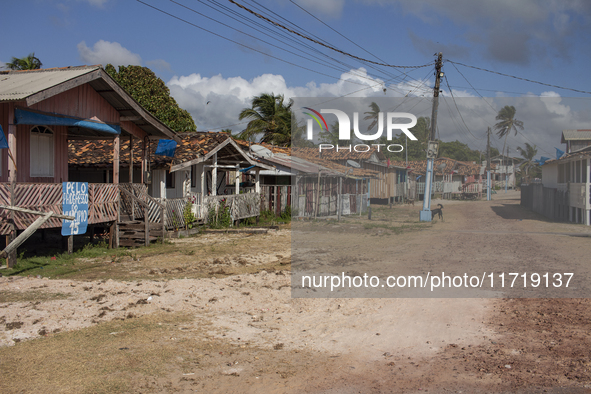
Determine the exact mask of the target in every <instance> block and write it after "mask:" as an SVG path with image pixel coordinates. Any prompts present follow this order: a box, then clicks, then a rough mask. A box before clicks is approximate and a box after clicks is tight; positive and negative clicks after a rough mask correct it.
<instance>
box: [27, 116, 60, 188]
mask: <svg viewBox="0 0 591 394" xmlns="http://www.w3.org/2000/svg"><path fill="white" fill-rule="evenodd" d="M30 146H31V176H32V177H53V151H54V149H53V131H51V130H50V129H48V128H47V127H45V126H35V127H33V128H32V129H31V141H30Z"/></svg>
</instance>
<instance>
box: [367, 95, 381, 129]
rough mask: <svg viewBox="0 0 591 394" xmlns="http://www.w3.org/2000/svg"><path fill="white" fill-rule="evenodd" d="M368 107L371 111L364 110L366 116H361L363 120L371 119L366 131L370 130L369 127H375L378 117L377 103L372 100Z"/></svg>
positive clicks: (378, 108)
mask: <svg viewBox="0 0 591 394" xmlns="http://www.w3.org/2000/svg"><path fill="white" fill-rule="evenodd" d="M369 109H370V110H371V111H368V112H364V113H365V115H366V117H365V118H363V120H371V123H370V124H369V126H368V127H367V131H370V130H371V129H373V128H374V127H376V126H377V124H378V121H379V119H380V106H379V105H377V104H376V103H375V102H373V101H372V102H371V104H370V105H369Z"/></svg>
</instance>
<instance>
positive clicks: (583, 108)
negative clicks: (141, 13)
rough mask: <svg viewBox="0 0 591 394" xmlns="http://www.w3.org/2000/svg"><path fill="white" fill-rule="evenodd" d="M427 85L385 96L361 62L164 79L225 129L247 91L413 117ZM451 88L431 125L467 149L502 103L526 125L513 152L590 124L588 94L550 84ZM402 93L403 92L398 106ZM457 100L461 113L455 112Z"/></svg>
mask: <svg viewBox="0 0 591 394" xmlns="http://www.w3.org/2000/svg"><path fill="white" fill-rule="evenodd" d="M360 84H361V85H360ZM431 84H432V81H431V82H426V84H425V85H423V84H421V83H420V82H419V81H414V80H409V81H406V82H404V83H398V84H392V85H387V86H386V88H387V91H386V94H385V95H384V92H383V87H384V86H385V85H384V83H383V81H381V80H379V79H373V78H371V77H369V76H368V75H367V73H366V71H365V69H363V68H360V69H356V70H351V71H349V72H348V73H344V74H342V75H341V79H340V80H338V81H336V82H334V83H323V84H317V83H315V82H309V83H307V84H306V85H304V86H288V85H287V83H286V81H285V79H284V78H283V76H281V75H273V74H263V75H260V76H258V77H256V78H253V79H251V80H246V79H244V78H241V77H230V78H224V77H223V76H222V75H216V76H213V77H203V76H201V75H200V74H191V75H188V76H175V77H173V78H172V79H171V80H170V81H169V82H168V84H167V85H168V87H169V88H170V91H171V94H172V96H173V97H174V98H175V99H176V100H177V102H178V103H179V105H180V106H181V108H184V109H186V110H188V111H189V112H190V113H191V115H192V116H193V118H194V119H195V122H196V124H197V128H198V130H211V131H216V130H219V129H221V128H230V129H232V130H233V132H235V133H236V132H239V131H241V130H243V129H244V128H245V127H246V122H242V123H241V122H240V121H239V120H238V115H239V113H240V111H242V109H244V108H247V107H250V105H251V102H250V100H251V98H252V97H254V96H256V95H260V94H261V93H274V94H283V95H284V96H285V97H286V99H289V98H306V97H308V98H314V97H316V98H320V100H319V101H320V102H321V103H326V102H329V101H330V99H328V100H324V99H323V98H336V97H341V96H346V97H356V98H366V100H364V102H368V103H369V102H371V101H376V102H378V103H379V105H380V106H381V107H382V110H383V111H390V110H391V109H392V108H394V107H396V108H397V109H396V110H397V111H401V112H411V113H413V114H415V115H416V116H431V94H432V89H431V88H430V86H431ZM364 88H365V89H364ZM352 92H354V93H353V94H350V93H352ZM453 94H454V97H455V102H454V100H452V99H451V97H450V95H449V92H448V91H446V90H444V91H443V94H442V98H441V101H440V104H439V118H438V127H437V128H438V130H439V133H440V137H441V139H442V140H444V141H454V140H459V141H461V142H464V143H466V144H468V145H469V146H470V147H471V148H472V149H479V150H484V149H485V147H486V129H487V127H493V126H494V124H495V123H496V120H495V116H496V115H497V112H498V110H499V109H500V108H502V107H503V106H505V105H514V106H515V107H516V108H517V115H516V118H517V119H519V120H522V121H523V122H524V124H525V130H523V131H520V132H519V134H518V135H517V136H515V135H514V133H511V135H509V137H508V138H507V145H508V146H509V147H510V149H511V152H512V154H515V152H516V148H517V146H522V147H523V146H524V144H525V142H528V143H530V144H532V145H534V144H535V145H537V147H538V149H539V153H538V156H540V155H544V156H549V155H551V154H553V151H554V147H561V144H560V133H561V131H562V130H563V129H577V128H579V129H581V128H589V124H591V111H590V110H589V107H591V99H589V100H581V99H578V100H577V99H568V98H563V97H560V96H559V95H558V94H556V93H555V92H553V91H547V92H544V93H542V94H541V95H537V96H536V95H531V97H487V98H485V99H483V98H480V97H474V96H473V95H472V93H471V92H469V91H463V90H454V91H453ZM402 97H408V98H407V99H404V102H405V104H404V105H403V106H401V107H400V108H398V107H397V104H398V103H400V102H401V101H402V99H401V98H402ZM485 100H486V101H485ZM312 101H313V100H312ZM208 102H209V104H208ZM357 103H358V101H357ZM389 105H391V106H392V108H389V107H388V106H389ZM456 105H457V108H458V109H459V111H460V112H461V114H462V117H461V118H460V116H459V115H458V109H457V108H456ZM464 124H466V125H467V127H468V128H469V130H470V131H469V132H468V131H467V130H466V126H465V125H464ZM491 142H492V144H493V146H495V147H497V148H498V149H502V147H503V140H499V139H498V138H497V137H496V135H494V136H493V137H492V138H491Z"/></svg>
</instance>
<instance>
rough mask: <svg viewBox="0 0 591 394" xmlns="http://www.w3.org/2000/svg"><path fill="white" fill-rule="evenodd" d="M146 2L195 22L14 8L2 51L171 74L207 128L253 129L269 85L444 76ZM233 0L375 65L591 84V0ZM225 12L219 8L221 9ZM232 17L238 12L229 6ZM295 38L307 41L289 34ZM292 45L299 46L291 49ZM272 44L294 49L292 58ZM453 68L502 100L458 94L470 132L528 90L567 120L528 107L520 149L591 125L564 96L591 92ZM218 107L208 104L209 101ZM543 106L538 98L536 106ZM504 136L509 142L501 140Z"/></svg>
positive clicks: (45, 4)
mask: <svg viewBox="0 0 591 394" xmlns="http://www.w3.org/2000/svg"><path fill="white" fill-rule="evenodd" d="M143 1H144V2H145V3H147V4H148V5H152V6H154V7H157V8H159V9H161V10H162V11H164V12H167V13H169V14H172V15H174V16H176V17H177V18H181V19H184V20H186V21H187V22H189V23H191V24H193V25H191V24H188V23H185V22H183V21H181V20H179V19H176V18H174V17H171V16H169V15H166V14H164V13H162V12H160V11H158V10H156V9H154V8H151V7H149V6H148V5H146V4H142V3H140V2H138V1H132V0H61V1H53V0H30V1H29V0H21V1H11V2H5V3H4V4H3V9H2V13H1V14H0V26H1V27H0V28H1V29H2V37H3V38H4V39H3V40H2V44H1V45H0V62H8V61H10V59H11V57H12V56H17V57H22V56H26V55H27V54H28V53H30V52H35V54H36V56H37V57H38V58H39V59H41V61H42V62H43V67H48V68H49V67H64V66H73V65H81V64H103V65H105V64H107V63H113V64H115V65H119V64H121V65H127V64H140V65H143V66H148V67H150V68H152V69H153V70H154V71H155V72H156V73H157V74H158V76H160V77H161V78H162V79H163V80H164V81H165V82H167V84H168V86H169V87H170V89H171V92H172V94H173V96H174V97H175V98H176V99H177V101H178V102H179V104H180V105H181V107H183V108H185V109H187V110H189V111H190V112H191V114H192V115H193V117H194V119H195V121H196V123H197V127H198V129H199V130H215V129H217V128H222V127H227V126H231V127H230V128H232V129H233V130H234V131H239V130H241V129H242V128H243V127H244V125H243V124H237V123H239V122H238V120H237V117H238V113H239V112H240V110H241V109H242V108H244V107H246V106H249V99H250V98H251V97H252V96H254V95H257V94H260V93H263V92H273V93H276V94H284V95H285V96H286V97H333V96H343V95H350V96H352V97H374V96H375V97H381V98H383V97H403V96H408V97H409V99H414V100H428V97H429V96H430V95H431V93H430V89H432V85H433V80H434V78H433V68H432V66H429V67H423V68H418V69H399V68H398V69H397V68H391V67H381V66H380V67H373V66H371V65H370V64H368V63H365V62H359V61H357V60H354V59H351V58H349V57H347V56H345V55H343V54H340V53H336V52H333V51H331V50H329V49H326V48H323V47H320V46H319V45H317V44H314V43H312V42H308V41H305V40H302V39H301V38H298V37H297V36H295V35H293V34H292V33H289V32H287V31H284V30H281V29H277V28H276V27H274V26H271V25H269V24H268V23H267V22H265V21H264V20H261V19H258V18H256V17H254V16H253V15H251V14H248V13H247V12H245V11H244V10H242V9H240V8H239V7H237V6H236V5H235V4H233V3H231V2H230V1H228V0H217V1H211V0H203V1H194V0H191V1H189V0H177V1H175V2H171V1H162V0H159V1H156V0H143ZM236 2H237V3H240V4H243V5H244V6H246V7H248V8H251V9H252V10H255V11H257V12H259V13H261V14H264V15H267V16H268V17H269V18H271V19H273V20H275V21H276V22H280V23H282V24H284V25H289V26H292V27H293V28H294V29H301V31H302V32H303V34H306V35H309V36H314V37H316V38H317V39H319V40H323V41H326V42H328V43H330V45H332V46H334V47H337V48H338V49H340V50H342V51H344V52H348V53H351V54H353V55H356V56H359V57H362V58H365V59H370V60H374V61H378V62H383V63H387V64H391V65H411V66H412V65H423V64H428V63H432V62H433V61H434V59H435V57H434V56H433V55H434V53H436V52H438V51H441V52H443V56H444V59H445V60H452V61H456V62H461V63H464V64H468V65H472V66H476V67H481V68H486V69H489V70H494V71H497V72H500V73H504V74H510V75H515V76H519V77H523V78H528V79H532V80H536V81H541V82H544V83H548V84H552V85H558V86H564V87H570V88H575V89H579V90H583V91H591V84H590V83H589V82H588V81H589V79H588V77H587V73H588V68H589V63H590V62H589V60H590V56H589V54H590V53H591V44H590V41H589V40H587V39H586V38H588V37H589V36H590V33H591V28H590V26H591V2H587V1H582V0H579V1H576V0H572V1H555V0H547V1H538V0H522V1H511V0H494V1H493V0H490V1H473V0H423V1H413V0H357V1H350V0H322V1H320V0H293V1H291V0H257V1H254V0H236ZM294 3H297V5H296V4H294ZM182 5H184V6H186V7H189V8H190V9H189V8H185V7H183V6H182ZM298 5H299V7H298ZM219 7H224V8H223V9H222V8H219ZM191 9H192V10H191ZM216 9H221V10H222V13H219V12H217V11H216ZM304 10H305V11H304ZM194 11H196V12H199V13H201V14H203V15H206V16H208V17H210V18H213V19H215V20H218V21H220V22H223V23H224V24H226V25H227V26H223V25H221V24H218V23H216V22H214V21H213V20H211V19H208V18H207V17H205V16H203V15H199V14H197V13H196V12H194ZM306 11H307V12H306ZM234 12H235V13H236V14H231V13H234ZM229 15H234V16H235V17H236V18H237V19H238V21H237V20H234V19H230V17H229ZM245 18H248V19H249V20H253V21H256V23H258V24H259V27H258V29H261V30H262V29H271V32H270V33H269V34H270V35H271V37H268V36H264V35H263V34H261V33H260V32H257V31H254V30H252V29H251V28H250V27H247V26H245V25H244V24H241V23H239V21H246V19H245ZM320 21H322V22H324V23H325V24H327V25H329V26H330V28H329V27H328V26H326V25H325V24H323V23H322V22H320ZM196 26H198V27H196ZM249 26H250V25H249ZM232 28H234V29H237V30H239V31H237V30H232ZM331 28H332V29H334V30H336V31H338V32H339V33H340V34H342V35H344V36H346V37H347V38H343V37H342V36H341V35H340V34H338V33H336V32H335V31H333V30H332V29H331ZM202 29H207V30H209V31H211V32H213V33H215V34H217V35H219V36H223V37H226V38H227V39H229V40H232V41H233V42H230V41H228V40H226V39H224V38H221V37H219V36H216V35H213V34H211V33H208V32H206V31H204V30H202ZM242 32H246V33H248V34H250V35H251V36H246V35H244V34H243V33H242ZM252 36H254V37H258V38H261V39H263V40H265V41H266V42H263V41H260V40H257V39H256V38H253V37H252ZM272 37H274V38H278V39H279V41H277V40H275V39H274V38H272ZM296 38H297V39H298V40H299V41H301V42H304V44H305V46H302V45H300V44H296V43H293V41H290V40H292V39H296ZM287 43H289V44H290V45H292V44H293V45H295V46H296V48H289V47H287ZM239 44H243V45H245V46H248V47H250V49H249V48H246V47H245V46H242V45H239ZM271 44H272V45H276V46H277V47H280V48H287V49H289V50H290V51H292V52H295V54H292V53H287V52H284V51H282V50H281V49H279V48H277V47H273V46H272V45H271ZM253 49H254V50H253ZM255 50H256V51H255ZM316 51H319V52H320V54H319V53H318V52H316ZM326 55H328V56H326ZM312 56H316V57H318V58H320V59H321V60H319V61H321V62H322V63H323V64H318V63H316V62H314V61H313V60H310V59H311V58H312ZM278 59H282V60H284V61H280V60H278ZM0 66H2V63H0ZM456 67H457V70H456ZM456 67H454V65H453V64H452V63H450V62H445V63H444V68H443V70H444V72H445V74H446V77H447V81H445V80H444V81H443V84H442V90H443V95H444V96H447V97H450V89H449V87H448V85H447V83H448V82H449V86H451V89H452V90H451V92H452V93H453V94H454V96H455V97H479V94H480V95H482V96H485V97H491V99H490V100H489V102H490V104H491V109H490V111H489V112H488V114H482V113H480V112H479V114H478V115H471V112H470V111H471V109H470V108H471V105H470V103H469V101H470V100H466V99H463V100H459V105H458V108H459V110H460V112H462V116H463V117H464V118H466V119H468V118H470V117H471V116H472V117H473V118H475V119H472V121H467V122H466V123H467V124H468V125H469V126H468V127H469V128H470V129H471V131H470V132H471V133H473V134H477V135H478V137H480V136H481V135H484V131H485V128H486V126H487V125H491V124H494V115H495V113H494V108H500V106H501V102H500V101H499V99H497V97H505V96H509V97H514V98H515V100H519V99H522V98H523V97H526V96H527V97H528V100H530V102H531V101H532V100H535V99H536V97H540V96H546V97H552V102H553V103H555V104H554V105H555V107H551V106H550V107H549V106H548V105H545V106H539V107H540V108H542V107H543V108H545V110H546V112H550V113H554V112H555V113H556V114H560V116H558V115H557V116H552V121H548V122H539V119H540V116H543V115H542V114H536V113H534V112H532V113H529V112H527V111H525V110H521V112H520V108H519V107H517V109H518V112H517V114H518V116H517V117H518V118H519V115H520V114H521V113H523V116H526V115H527V117H530V116H531V117H532V118H531V120H530V121H529V123H528V120H529V119H530V118H528V119H522V120H523V121H524V123H525V125H526V130H524V131H523V136H521V135H518V136H517V137H514V136H511V137H510V140H509V143H510V144H511V145H512V146H513V149H514V148H515V147H516V146H517V145H521V146H522V145H523V143H524V142H527V141H529V142H530V143H535V144H536V145H538V146H539V147H540V148H541V151H540V153H541V154H542V155H546V156H548V155H549V154H550V153H553V152H554V151H553V146H556V147H560V131H561V130H562V129H565V128H591V126H589V125H588V123H587V122H588V120H589V119H588V117H587V116H585V114H584V112H585V110H584V109H579V110H578V112H577V111H575V110H574V109H572V108H570V107H568V105H567V107H568V108H567V109H564V108H563V107H564V105H565V104H564V103H565V102H564V100H563V99H562V98H567V97H575V98H591V95H590V94H586V93H578V92H573V91H569V90H562V89H558V88H555V87H549V86H542V85H539V84H533V83H528V82H525V81H520V80H517V79H514V78H507V77H503V76H499V75H496V74H491V73H487V72H483V71H479V70H475V69H471V68H466V67H464V66H460V65H457V66H456ZM458 70H459V71H458ZM402 71H406V74H403V73H402ZM460 73H461V74H460ZM462 74H463V75H462ZM470 85H472V86H473V87H476V88H477V90H478V92H476V91H474V90H472V89H471V86H470ZM384 88H386V91H385V92H384V91H383V89H384ZM353 92H355V93H353ZM208 101H209V102H210V103H209V104H206V103H207V102H208ZM515 102H517V101H515ZM578 102H581V101H580V100H579V101H578ZM472 106H473V105H472ZM534 107H536V108H537V107H538V106H534V105H531V106H528V108H534ZM569 110H570V111H571V112H569ZM572 111H575V112H572ZM536 119H537V121H535V120H536ZM478 120H480V121H481V122H479V121H478ZM454 124H455V126H454ZM528 124H529V125H531V127H530V128H528ZM534 125H535V127H534ZM442 127H443V126H442ZM446 127H448V129H446V130H443V129H441V128H440V135H441V138H442V139H443V140H454V139H460V140H463V141H464V142H466V143H468V144H469V145H470V146H472V147H473V148H476V149H483V148H484V147H483V146H482V144H483V142H482V141H483V140H482V139H480V138H467V137H466V136H467V134H466V133H465V132H461V131H459V130H458V129H459V128H461V126H458V124H457V123H450V124H449V125H448V126H446ZM534 128H535V129H534ZM540 128H542V129H543V130H540ZM496 144H497V146H498V145H502V144H498V141H497V142H496Z"/></svg>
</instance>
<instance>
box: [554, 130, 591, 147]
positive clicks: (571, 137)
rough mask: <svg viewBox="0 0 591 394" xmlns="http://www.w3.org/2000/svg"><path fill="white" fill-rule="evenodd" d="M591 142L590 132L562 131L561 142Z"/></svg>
mask: <svg viewBox="0 0 591 394" xmlns="http://www.w3.org/2000/svg"><path fill="white" fill-rule="evenodd" d="M585 140H591V130H588V129H586V130H562V138H561V142H562V143H563V144H564V143H565V142H566V141H585Z"/></svg>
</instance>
